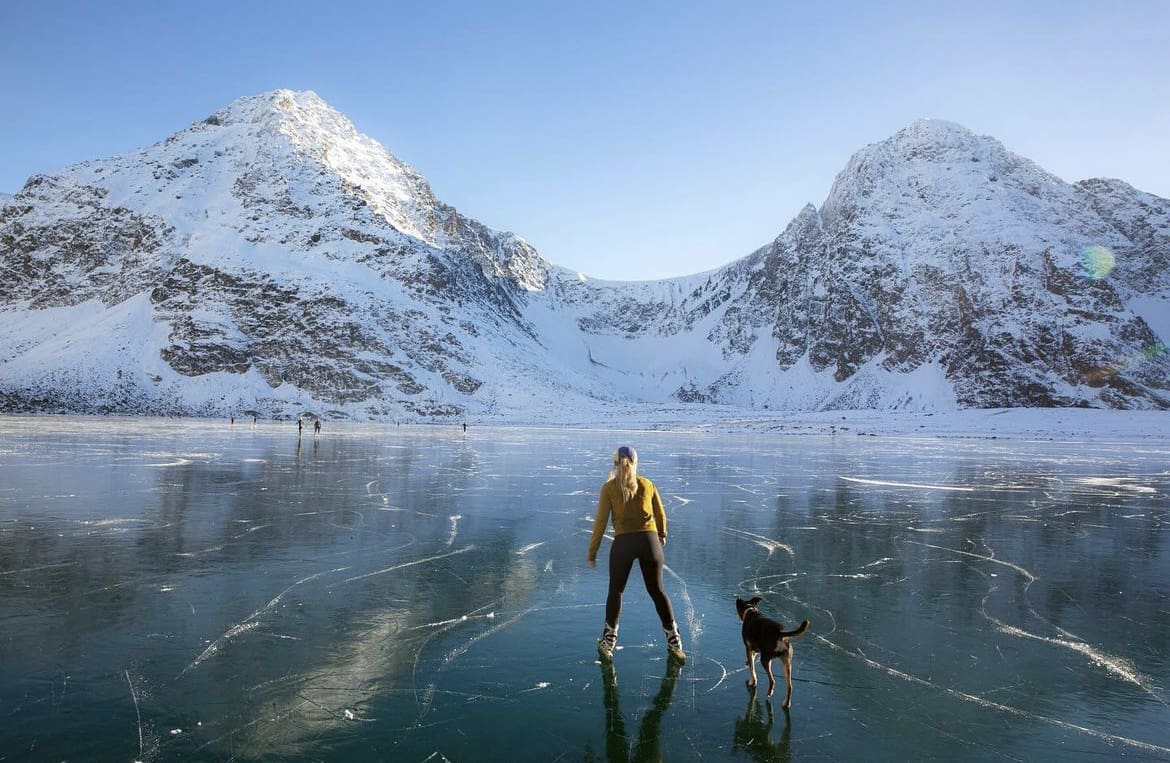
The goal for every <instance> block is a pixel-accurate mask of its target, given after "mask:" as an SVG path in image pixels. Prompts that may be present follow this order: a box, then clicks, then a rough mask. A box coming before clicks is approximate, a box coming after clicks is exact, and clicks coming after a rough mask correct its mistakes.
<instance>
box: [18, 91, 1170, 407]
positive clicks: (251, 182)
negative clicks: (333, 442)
mask: <svg viewBox="0 0 1170 763" xmlns="http://www.w3.org/2000/svg"><path fill="white" fill-rule="evenodd" d="M1094 253H1095V254H1094ZM1168 256H1170V202H1167V201H1166V200H1164V199H1159V198H1158V197H1156V196H1152V195H1150V194H1144V193H1142V192H1140V191H1138V190H1136V189H1133V188H1132V187H1130V186H1128V185H1126V184H1124V183H1121V182H1120V181H1111V180H1104V179H1090V180H1086V181H1081V182H1080V183H1078V184H1075V185H1070V184H1067V183H1064V181H1061V180H1060V179H1059V178H1056V177H1055V176H1053V175H1051V174H1050V173H1047V172H1046V171H1044V170H1043V169H1042V168H1040V167H1038V166H1037V165H1035V164H1034V163H1032V162H1030V161H1028V160H1026V159H1024V158H1022V157H1018V156H1016V155H1014V154H1012V153H1011V152H1009V151H1007V149H1006V148H1004V147H1003V146H1002V144H1000V143H999V142H998V141H995V140H994V139H992V138H988V137H986V136H977V135H975V134H974V133H971V132H970V131H968V130H966V128H963V127H962V126H960V125H957V124H954V123H951V122H945V121H939V120H920V121H917V122H915V123H912V124H911V125H910V126H908V127H907V128H904V129H903V130H900V131H898V132H897V133H895V134H894V135H893V136H891V137H890V138H888V139H887V140H885V141H881V142H879V143H875V144H871V145H869V146H866V147H865V148H863V149H861V150H860V151H858V152H857V153H856V154H855V155H854V157H853V158H851V159H850V161H849V163H848V164H847V165H846V167H845V169H844V170H842V172H841V173H840V174H839V175H838V177H837V179H836V181H835V182H834V184H833V187H832V190H831V191H830V193H829V196H828V198H826V200H825V202H824V203H823V204H822V205H821V207H819V208H818V207H815V206H813V205H811V204H809V205H806V206H805V207H804V208H803V209H802V210H801V211H800V212H799V213H798V214H797V216H796V217H795V218H793V220H792V221H791V222H790V223H789V224H788V226H786V228H785V230H784V231H782V232H781V233H780V235H779V236H777V238H776V239H774V240H773V241H772V242H770V243H769V244H766V245H765V246H763V247H761V248H759V249H757V250H756V251H755V252H752V253H750V254H748V255H746V256H743V257H740V258H739V259H736V260H733V261H731V262H729V263H728V264H727V265H725V266H723V267H721V268H717V269H714V270H709V271H706V272H704V273H698V274H693V275H689V276H682V277H678V278H670V279H658V280H655V281H642V282H615V281H602V280H597V279H591V278H589V277H587V276H585V275H583V274H579V273H574V272H571V271H569V270H566V269H564V268H560V267H559V266H556V265H553V264H552V263H549V262H548V261H546V260H545V259H544V258H543V257H541V256H540V254H539V253H538V252H536V250H535V249H533V248H532V247H531V246H530V245H529V244H528V243H527V242H526V241H525V240H524V239H523V238H522V237H520V236H517V235H516V234H513V233H509V232H502V231H495V230H492V229H491V228H489V227H487V226H485V225H483V224H482V223H479V222H477V221H475V220H474V219H472V218H469V217H467V216H465V215H463V214H462V213H460V212H459V211H458V210H455V209H454V208H452V207H450V206H448V205H446V204H444V203H442V202H441V201H439V200H438V199H436V198H435V197H434V194H433V192H432V191H431V189H430V186H429V183H427V181H426V179H425V178H424V177H423V176H422V175H421V173H418V172H417V171H416V170H414V169H413V168H411V167H410V166H409V165H407V164H405V163H403V162H401V161H399V160H398V159H397V158H396V157H394V156H393V155H392V154H391V153H390V152H389V151H387V150H386V149H385V148H383V147H382V146H380V145H379V144H377V143H376V142H375V141H373V140H372V139H370V138H368V137H367V136H364V135H362V134H361V133H359V132H358V131H357V129H356V127H355V126H354V125H353V124H352V123H351V122H350V121H349V120H348V119H346V118H345V117H344V116H343V115H341V114H339V113H338V112H336V111H334V110H333V109H331V108H330V107H329V106H328V105H327V104H325V102H324V101H322V100H321V99H320V98H319V97H317V96H316V95H315V94H313V93H294V92H292V91H284V90H277V91H272V92H270V93H265V94H262V95H259V96H249V97H245V98H242V99H239V100H237V101H236V102H234V103H233V104H231V105H229V106H228V107H225V108H224V109H221V110H219V111H217V112H216V113H215V114H213V115H212V116H210V117H208V118H207V119H205V120H203V121H201V122H197V123H196V124H194V125H192V126H190V127H188V128H186V129H185V130H182V131H180V132H178V133H175V134H174V135H172V136H170V137H168V138H166V139H165V140H163V141H160V142H159V143H156V144H155V145H153V146H151V147H148V148H146V149H142V150H140V151H136V152H128V153H125V154H121V155H119V156H116V157H112V158H110V159H106V160H94V161H90V162H83V163H81V164H78V165H73V166H71V167H68V168H66V169H64V170H62V171H60V172H59V173H56V174H54V175H41V176H34V177H33V178H31V179H30V181H29V182H28V183H27V184H26V185H25V187H24V188H23V189H22V190H21V191H20V192H19V193H18V194H16V195H15V196H12V197H10V198H9V199H8V200H7V201H5V200H3V199H2V198H0V258H3V263H4V265H5V267H6V270H7V272H9V273H10V274H13V275H12V277H11V279H10V282H11V284H12V286H13V288H12V289H11V290H10V292H9V294H8V296H7V297H5V298H4V299H3V300H0V310H2V311H3V313H4V317H5V319H6V322H7V323H8V324H9V325H11V326H13V327H14V330H13V331H12V332H10V334H9V336H7V337H5V338H4V340H3V341H0V352H2V353H3V357H4V358H5V360H4V361H3V363H2V364H0V406H2V407H3V408H4V409H8V410H29V409H39V410H62V411H116V412H150V413H172V412H175V413H193V414H199V415H229V414H230V413H231V412H233V411H240V410H245V409H248V410H264V411H265V412H266V413H267V414H269V415H275V416H291V415H296V413H297V411H301V410H317V411H326V412H328V413H329V414H330V415H333V416H337V417H348V418H356V419H410V418H427V417H435V416H439V417H445V416H467V415H474V416H477V417H484V418H491V417H495V418H503V419H509V420H526V419H538V420H545V419H548V420H556V419H557V418H558V413H559V412H563V411H564V410H565V409H566V408H570V409H573V410H578V411H587V410H589V409H591V408H596V407H598V406H609V405H618V406H628V405H635V406H636V405H641V404H662V403H678V402H680V401H681V402H686V403H690V404H694V405H703V404H717V405H721V406H733V407H739V408H745V409H749V410H750V409H757V410H762V409H764V408H769V409H796V410H804V409H826V408H837V407H843V408H857V407H861V408H891V407H909V408H914V409H918V410H932V409H950V408H955V407H1010V406H1017V405H1020V406H1029V405H1043V406H1053V405H1054V406H1097V407H1121V408H1125V407H1137V408H1142V407H1150V408H1165V407H1167V406H1168V405H1170V390H1168V384H1167V377H1168V375H1170V374H1168V370H1170V368H1168V365H1167V361H1166V357H1165V350H1164V347H1165V345H1164V343H1163V341H1162V339H1161V338H1160V337H1164V336H1167V335H1170V321H1167V320H1166V316H1168V315H1170V310H1167V308H1166V301H1167V298H1168V297H1170V283H1167V280H1166V279H1167V276H1166V273H1167V272H1168V270H1167V268H1166V267H1165V266H1166V264H1167V258H1168ZM1093 257H1096V258H1097V259H1098V260H1101V262H1098V263H1096V265H1093V264H1092V263H1091V262H1090V260H1092V259H1093ZM1110 258H1112V259H1111V260H1110ZM1105 260H1109V263H1108V265H1107V266H1106V264H1105V262H1104V261H1105ZM1093 267H1097V268H1098V271H1100V273H1098V274H1097V275H1094V274H1093V273H1097V272H1098V271H1094V270H1092V268H1093ZM45 311H57V313H58V314H57V315H56V316H55V319H54V320H48V318H49V315H48V314H46V312H45ZM95 321H99V322H100V321H104V322H105V324H108V327H107V330H106V332H105V334H104V335H99V336H93V335H92V333H93V332H92V331H89V329H90V328H91V327H92V326H93V325H94V323H95ZM1151 326H1156V327H1157V329H1158V330H1155V329H1153V328H1151ZM66 327H67V328H68V330H66ZM113 337H118V340H117V343H112V342H111V341H110V340H111V338H113ZM79 345H86V346H85V347H84V350H82V349H78V346H79Z"/></svg>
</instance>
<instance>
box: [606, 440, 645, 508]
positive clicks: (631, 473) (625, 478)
mask: <svg viewBox="0 0 1170 763" xmlns="http://www.w3.org/2000/svg"><path fill="white" fill-rule="evenodd" d="M609 478H610V479H611V480H617V483H618V487H620V488H621V491H622V500H623V501H628V500H630V499H631V498H633V497H634V494H635V493H637V492H638V453H637V451H635V450H634V449H633V448H631V447H628V446H626V445H623V446H622V447H620V448H618V449H617V451H616V452H615V453H614V454H613V468H612V469H610V471H609Z"/></svg>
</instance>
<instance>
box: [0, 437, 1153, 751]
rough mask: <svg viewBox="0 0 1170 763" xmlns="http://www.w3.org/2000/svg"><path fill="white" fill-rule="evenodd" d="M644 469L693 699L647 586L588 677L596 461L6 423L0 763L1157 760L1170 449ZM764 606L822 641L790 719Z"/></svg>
mask: <svg viewBox="0 0 1170 763" xmlns="http://www.w3.org/2000/svg"><path fill="white" fill-rule="evenodd" d="M290 434H291V436H290ZM637 438H638V439H637V441H636V442H635V443H634V444H635V445H637V446H638V450H639V453H640V454H641V457H642V459H643V462H642V463H643V471H644V473H646V475H647V476H649V477H650V478H651V479H654V480H655V482H656V484H658V486H659V488H660V491H661V493H662V495H663V496H666V497H667V500H666V510H667V513H668V515H669V517H670V530H671V534H670V539H669V543H668V545H667V547H666V559H667V567H666V570H665V573H666V587H667V591H668V593H669V594H670V596H671V597H672V599H673V601H674V604H675V612H676V617H677V618H678V620H679V625H680V627H681V628H682V629H683V631H684V634H685V636H686V645H687V651H688V653H689V655H690V659H689V660H688V663H687V665H686V666H685V667H684V668H683V669H682V670H681V671H679V673H678V674H677V675H674V676H671V675H670V674H669V673H667V674H666V675H664V672H665V671H666V669H667V661H666V660H665V653H664V647H663V645H662V635H661V630H660V627H659V624H658V623H657V622H656V618H655V615H654V612H653V608H652V607H650V606H649V605H648V603H647V602H646V601H645V600H644V597H643V596H642V592H641V591H640V590H639V588H640V583H639V582H638V580H637V576H638V573H635V575H634V577H633V578H632V579H631V582H630V586H629V588H628V589H627V596H628V597H629V601H628V604H627V606H626V607H625V608H624V610H623V616H622V630H621V634H620V635H621V638H620V640H619V650H618V651H617V654H616V657H615V661H614V664H613V671H612V674H611V673H607V672H606V671H605V670H604V669H601V672H600V677H599V666H598V663H597V659H596V652H595V643H596V638H597V634H598V633H599V631H600V626H601V620H602V616H603V606H602V605H603V602H604V598H605V586H606V575H605V570H604V562H603V560H604V555H605V554H606V553H607V547H608V543H609V541H607V542H606V546H603V549H602V559H601V560H599V561H600V562H602V563H600V564H599V565H598V568H597V569H591V568H589V567H588V566H587V565H586V564H585V563H584V555H585V549H586V545H587V542H588V536H589V528H590V527H591V524H592V513H593V507H594V503H595V501H596V496H597V490H598V488H599V487H600V484H601V481H602V480H603V479H604V477H605V473H606V472H607V471H608V466H609V458H610V454H612V452H613V445H614V440H615V438H614V437H613V436H611V435H610V434H607V433H604V432H587V433H582V432H553V431H547V430H546V431H540V432H535V431H526V430H518V429H509V430H490V429H489V428H487V427H477V428H476V429H475V430H474V431H473V432H472V433H469V434H468V435H467V436H463V435H462V433H461V432H458V433H456V432H447V431H445V430H444V429H442V428H440V427H432V428H405V427H404V428H392V429H389V430H386V429H377V428H363V427H356V426H355V427H346V426H344V425H341V424H339V425H337V426H334V427H331V428H330V432H329V433H328V436H322V437H321V438H318V440H316V441H314V442H313V444H312V446H311V447H310V446H303V447H300V448H298V447H297V440H296V435H295V431H292V432H291V433H290V431H288V427H287V426H285V427H282V426H280V425H279V424H276V423H261V424H259V425H257V426H255V427H239V426H237V427H235V428H229V427H227V426H226V425H224V426H222V427H219V426H217V425H215V424H214V423H210V422H182V421H180V422H166V423H165V424H158V423H156V422H151V421H149V420H145V421H139V422H116V423H114V424H110V425H108V426H106V425H103V423H102V422H100V421H97V420H84V421H81V420H73V419H60V420H58V419H46V420H44V421H43V422H36V423H34V424H29V423H27V422H25V423H22V424H21V426H18V427H15V428H14V429H13V434H12V436H11V437H10V438H9V442H8V444H7V445H6V449H5V450H4V451H3V453H2V454H0V459H2V460H0V467H2V468H3V477H4V479H3V486H2V487H0V618H3V622H4V623H5V641H4V642H3V647H2V648H3V649H4V652H3V660H2V661H0V708H3V710H0V713H4V715H3V722H2V723H0V757H4V756H9V757H11V756H19V755H20V753H22V752H24V751H29V750H35V751H36V752H35V754H36V755H37V756H39V757H44V758H46V759H49V758H65V757H69V758H73V759H86V760H103V759H108V760H123V761H124V760H129V759H139V760H163V759H179V758H186V759H200V758H209V759H229V758H235V759H254V758H279V757H283V758H300V759H338V760H341V759H344V760H388V759H394V760H425V759H428V757H429V758H431V759H434V760H439V759H450V760H465V759H475V758H476V757H478V756H480V754H481V753H482V750H484V749H509V750H512V749H518V750H523V751H524V754H525V755H526V756H529V757H531V758H532V759H555V758H557V757H558V756H566V757H569V758H576V757H579V756H580V757H585V758H587V759H590V758H593V759H596V758H597V757H600V756H605V755H607V754H610V755H612V756H614V757H621V756H623V755H624V756H626V757H627V758H628V757H634V758H639V757H642V758H644V757H645V756H646V755H652V756H653V755H657V756H660V757H662V758H664V759H682V758H692V757H694V758H697V757H702V758H704V759H708V760H723V759H728V758H737V757H739V756H745V755H746V756H747V757H750V758H753V759H762V760H771V759H775V758H776V757H777V756H787V755H792V756H799V757H818V758H829V759H860V758H866V757H873V755H874V751H875V750H879V751H880V752H881V757H887V758H889V759H922V758H941V757H946V756H948V755H952V754H954V750H956V749H958V750H960V751H961V753H960V754H962V753H966V754H967V755H969V756H971V757H980V758H983V757H989V758H990V757H1008V758H1018V759H1034V758H1042V757H1048V756H1050V755H1051V754H1052V751H1053V750H1060V751H1061V754H1062V755H1071V756H1073V757H1076V756H1078V755H1080V756H1083V757H1085V758H1093V759H1099V758H1100V757H1101V756H1116V755H1117V754H1119V753H1123V752H1126V751H1128V752H1130V753H1136V754H1138V755H1145V756H1151V757H1160V758H1166V757H1170V730H1168V729H1170V723H1168V721H1170V708H1168V704H1167V700H1166V697H1165V689H1164V687H1162V686H1161V685H1159V681H1160V679H1161V677H1162V676H1165V675H1168V674H1170V635H1167V634H1170V598H1168V597H1170V594H1168V593H1167V592H1166V591H1165V589H1164V586H1163V585H1162V581H1164V580H1166V579H1167V578H1168V573H1170V541H1168V537H1170V536H1167V534H1166V532H1164V528H1165V527H1166V526H1167V520H1168V519H1170V506H1168V504H1167V500H1166V499H1167V496H1168V495H1170V472H1167V470H1166V468H1165V464H1166V463H1167V460H1168V459H1167V455H1170V449H1165V448H1161V447H1159V446H1158V445H1157V443H1151V442H1149V441H1147V442H1146V443H1145V444H1144V446H1143V447H1142V448H1140V449H1138V448H1128V447H1125V446H1123V445H1118V444H1113V445H1109V446H1104V447H1098V446H1095V447H1093V448H1091V449H1089V448H1085V447H1081V446H1078V445H1075V444H1062V443H1052V444H1038V443H1027V444H1026V445H1025V444H1020V445H1016V444H1013V443H1010V442H1005V441H1002V440H1000V441H995V442H990V441H972V442H964V441H961V440H951V441H948V442H946V443H945V445H944V446H940V445H939V444H938V443H935V442H933V441H929V440H925V439H915V440H904V439H898V438H891V439H887V440H882V439H880V438H879V439H874V438H864V441H860V440H852V439H842V438H818V437H812V436H808V437H795V438H784V437H764V438H754V439H753V441H752V442H751V443H750V444H749V443H746V442H744V441H743V438H720V437H719V436H717V435H711V434H690V435H680V434H671V433H661V434H655V433H640V434H638V435H637ZM621 439H622V440H626V439H630V435H629V433H627V434H625V435H622V436H621ZM534 453H537V454H540V455H539V457H538V458H537V459H536V461H534V460H533V459H534V456H533V455H532V454H534ZM163 464H166V468H159V467H160V465H163ZM66 465H67V466H68V468H67V469H66V468H63V466H66ZM840 475H848V476H847V477H841V476H840ZM862 475H863V476H862ZM778 552H779V553H778ZM748 593H750V594H752V595H759V596H762V597H764V599H765V602H766V606H767V609H768V612H769V614H770V615H772V616H775V617H776V618H777V619H779V620H781V621H783V622H799V620H800V619H802V618H804V617H807V618H808V619H810V620H812V621H813V623H815V626H814V628H813V629H812V631H811V632H810V636H812V638H810V639H808V640H807V641H805V642H802V644H801V645H800V648H799V649H798V650H797V656H796V661H795V669H794V679H795V680H796V681H797V682H798V683H799V684H800V688H799V690H798V691H797V692H796V694H795V696H794V702H795V704H794V706H793V708H792V710H791V713H786V714H784V716H783V717H777V716H776V712H777V711H778V709H776V708H773V706H772V704H771V702H770V701H769V700H768V699H767V698H764V697H760V696H752V695H751V693H750V691H749V690H748V689H747V688H746V687H745V685H744V681H745V679H746V675H745V668H744V667H743V661H744V653H743V646H742V642H741V641H740V638H739V622H738V620H737V619H736V617H735V611H734V605H733V601H734V597H735V596H736V595H737V594H748ZM619 676H620V677H619ZM745 693H746V694H747V696H746V697H745ZM175 732H178V733H175ZM566 750H568V753H567V755H566Z"/></svg>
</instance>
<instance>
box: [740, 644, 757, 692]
mask: <svg viewBox="0 0 1170 763" xmlns="http://www.w3.org/2000/svg"><path fill="white" fill-rule="evenodd" d="M743 646H744V649H746V650H747V666H748V682H747V685H748V686H755V685H756V653H755V652H753V651H752V648H751V647H750V646H748V645H747V643H746V642H745V643H744V645H743Z"/></svg>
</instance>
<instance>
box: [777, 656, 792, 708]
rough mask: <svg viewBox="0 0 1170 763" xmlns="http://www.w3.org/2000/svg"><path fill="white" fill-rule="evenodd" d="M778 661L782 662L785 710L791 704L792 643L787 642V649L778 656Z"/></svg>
mask: <svg viewBox="0 0 1170 763" xmlns="http://www.w3.org/2000/svg"><path fill="white" fill-rule="evenodd" d="M780 662H781V663H783V664H784V689H785V691H784V709H785V710H787V709H788V708H789V707H791V706H792V645H791V644H789V646H788V651H787V652H785V653H784V654H782V655H781V656H780Z"/></svg>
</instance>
